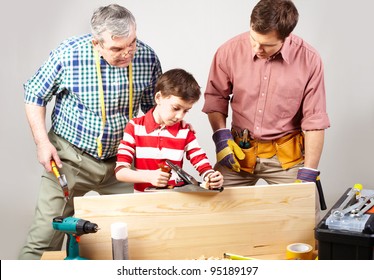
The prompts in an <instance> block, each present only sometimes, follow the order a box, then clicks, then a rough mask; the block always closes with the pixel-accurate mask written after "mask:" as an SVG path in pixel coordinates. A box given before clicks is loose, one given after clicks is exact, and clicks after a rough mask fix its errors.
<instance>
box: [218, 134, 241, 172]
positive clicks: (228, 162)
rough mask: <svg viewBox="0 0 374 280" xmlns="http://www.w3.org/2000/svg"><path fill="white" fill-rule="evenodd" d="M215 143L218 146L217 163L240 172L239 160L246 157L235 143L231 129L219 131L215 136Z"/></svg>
mask: <svg viewBox="0 0 374 280" xmlns="http://www.w3.org/2000/svg"><path fill="white" fill-rule="evenodd" d="M213 141H214V143H215V144H216V154H217V162H219V163H220V164H221V165H223V166H226V167H228V168H230V169H232V170H234V171H236V172H239V171H240V164H239V162H238V160H237V159H236V158H238V159H240V160H242V159H244V157H245V154H244V153H243V151H242V149H241V148H240V147H239V146H238V144H236V143H235V141H234V139H233V138H232V135H231V131H230V130H229V129H226V128H225V129H219V130H217V131H216V132H214V134H213Z"/></svg>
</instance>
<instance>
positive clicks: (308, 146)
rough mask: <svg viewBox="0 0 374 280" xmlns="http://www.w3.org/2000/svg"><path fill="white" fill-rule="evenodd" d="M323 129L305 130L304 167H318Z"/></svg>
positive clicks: (323, 135)
mask: <svg viewBox="0 0 374 280" xmlns="http://www.w3.org/2000/svg"><path fill="white" fill-rule="evenodd" d="M324 137H325V131H324V130H311V131H305V160H304V167H308V168H313V169H318V165H319V161H320V158H321V154H322V150H323V144H324Z"/></svg>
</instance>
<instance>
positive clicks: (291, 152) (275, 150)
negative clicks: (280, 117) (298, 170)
mask: <svg viewBox="0 0 374 280" xmlns="http://www.w3.org/2000/svg"><path fill="white" fill-rule="evenodd" d="M231 133H232V135H233V138H234V141H235V142H236V143H237V144H238V145H239V143H240V142H241V141H242V137H241V136H240V135H241V134H240V133H238V132H237V131H236V130H234V129H232V130H231ZM248 140H249V142H250V148H248V149H245V148H242V151H243V152H244V154H245V158H244V159H243V160H239V159H238V162H239V164H240V169H241V170H243V171H246V172H249V173H253V172H254V169H255V167H256V163H257V158H258V157H259V158H271V157H273V156H275V155H276V156H277V157H278V160H279V162H280V164H281V166H282V168H283V169H284V170H286V169H289V168H291V167H293V166H294V165H296V164H298V163H300V162H302V161H303V160H304V133H303V132H301V131H295V132H292V133H289V134H287V135H285V136H283V137H281V138H278V139H276V140H269V141H263V140H255V139H248Z"/></svg>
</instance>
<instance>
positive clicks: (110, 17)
mask: <svg viewBox="0 0 374 280" xmlns="http://www.w3.org/2000/svg"><path fill="white" fill-rule="evenodd" d="M132 28H133V29H134V30H136V21H135V17H134V16H133V14H132V13H131V12H130V11H129V10H128V9H126V8H124V7H122V6H120V5H117V4H111V5H108V6H104V7H100V8H98V9H96V10H95V11H94V13H93V15H92V18H91V32H92V35H93V37H94V38H96V39H97V40H99V41H103V38H102V37H101V34H102V33H103V32H105V31H109V32H110V33H111V35H112V36H118V37H128V36H129V34H130V31H131V29H132Z"/></svg>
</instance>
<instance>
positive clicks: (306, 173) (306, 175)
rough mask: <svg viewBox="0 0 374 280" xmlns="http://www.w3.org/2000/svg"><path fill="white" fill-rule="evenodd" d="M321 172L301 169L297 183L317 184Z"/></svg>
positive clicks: (305, 168)
mask: <svg viewBox="0 0 374 280" xmlns="http://www.w3.org/2000/svg"><path fill="white" fill-rule="evenodd" d="M319 174H320V172H319V171H318V170H317V169H312V168H307V167H301V168H299V171H298V172H297V178H296V181H301V182H315V181H316V180H317V177H318V176H319Z"/></svg>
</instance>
